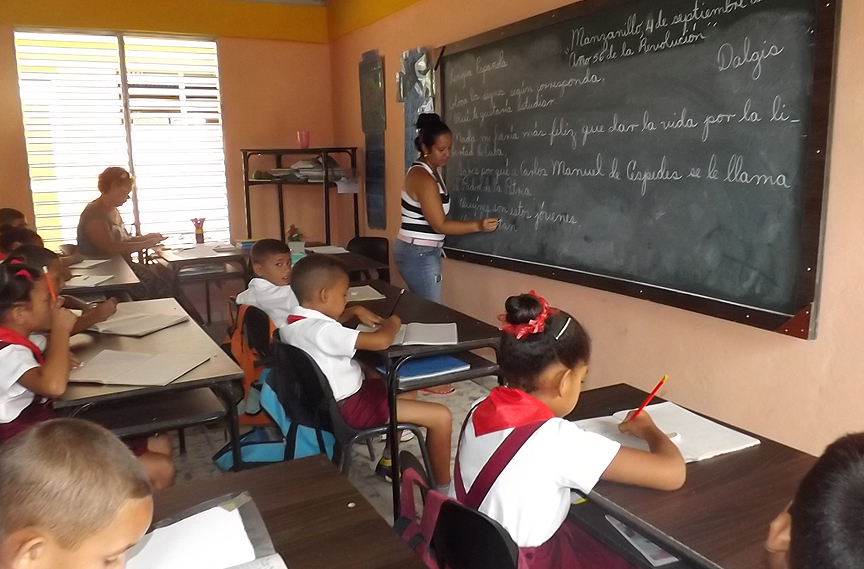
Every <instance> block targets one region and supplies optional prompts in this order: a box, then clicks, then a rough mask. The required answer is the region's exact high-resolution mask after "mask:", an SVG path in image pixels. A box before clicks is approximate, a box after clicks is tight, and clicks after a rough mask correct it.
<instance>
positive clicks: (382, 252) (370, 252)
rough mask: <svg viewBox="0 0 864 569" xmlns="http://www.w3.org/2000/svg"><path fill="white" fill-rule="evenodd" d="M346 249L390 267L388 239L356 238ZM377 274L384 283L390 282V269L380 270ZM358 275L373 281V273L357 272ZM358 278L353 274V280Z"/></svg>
mask: <svg viewBox="0 0 864 569" xmlns="http://www.w3.org/2000/svg"><path fill="white" fill-rule="evenodd" d="M345 248H346V249H348V250H349V251H351V252H352V253H357V254H358V255H363V256H364V257H369V258H370V259H372V260H373V261H378V262H379V263H382V264H384V265H387V266H390V241H388V240H387V238H386V237H355V238H353V239H352V240H351V241H349V242H348V245H346V246H345ZM377 272H378V273H379V275H378V276H379V278H380V279H381V280H382V281H385V282H388V283H389V282H390V269H380V270H379V271H377ZM357 274H362V275H365V276H366V278H368V279H370V280H371V279H372V274H371V271H357ZM356 277H357V275H356V274H353V275H352V280H354V279H355V278H356Z"/></svg>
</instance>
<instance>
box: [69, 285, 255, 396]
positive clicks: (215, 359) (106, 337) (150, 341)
mask: <svg viewBox="0 0 864 569" xmlns="http://www.w3.org/2000/svg"><path fill="white" fill-rule="evenodd" d="M139 304H140V305H141V306H147V307H149V308H150V309H152V313H153V314H185V312H184V311H183V309H182V308H180V305H179V304H177V301H176V300H174V299H173V298H159V299H156V300H142V301H140V302H139ZM88 334H90V335H92V336H93V337H94V338H95V342H94V343H93V344H92V345H90V346H87V347H86V348H83V349H81V350H78V351H76V352H75V355H76V356H77V357H78V359H80V360H81V361H83V362H84V364H85V365H86V364H87V361H88V360H90V359H92V358H93V357H95V356H96V354H98V353H99V352H101V351H102V350H119V351H128V352H139V353H165V352H181V351H182V352H194V353H202V354H207V355H209V356H210V359H209V360H207V361H206V362H204V363H203V364H201V365H200V366H198V367H196V368H195V369H193V370H191V371H189V372H188V373H186V374H184V375H182V376H180V377H179V378H178V379H176V380H175V381H173V382H172V383H169V384H168V385H166V386H162V387H146V388H142V387H131V386H120V385H110V386H109V385H93V384H83V383H70V384H69V387H68V388H67V389H66V393H65V394H63V396H62V397H61V398H60V399H58V400H57V401H55V403H54V406H55V407H68V406H71V405H80V404H82V403H86V402H89V401H94V400H102V401H104V400H109V399H120V398H124V397H128V396H132V395H137V394H138V393H140V392H142V391H146V392H147V393H155V392H158V391H171V390H174V389H182V388H187V387H191V385H190V384H200V385H201V386H202V387H203V386H205V385H208V384H212V383H217V382H220V381H232V380H236V379H239V378H241V377H243V371H242V370H241V369H240V368H239V367H238V366H237V364H236V363H234V361H233V360H231V358H229V357H228V355H227V354H226V353H225V352H224V351H222V349H221V348H220V347H219V346H217V345H216V343H215V342H213V340H211V339H210V337H209V336H208V335H207V333H206V332H204V330H202V329H201V327H200V326H198V324H196V323H195V321H194V320H192V319H191V318H190V319H189V320H187V321H185V322H181V323H180V324H177V325H175V326H171V327H170V328H165V329H164V330H159V331H158V332H154V333H152V334H148V335H147V336H143V337H141V338H131V337H127V336H113V335H110V334H97V333H92V332H88Z"/></svg>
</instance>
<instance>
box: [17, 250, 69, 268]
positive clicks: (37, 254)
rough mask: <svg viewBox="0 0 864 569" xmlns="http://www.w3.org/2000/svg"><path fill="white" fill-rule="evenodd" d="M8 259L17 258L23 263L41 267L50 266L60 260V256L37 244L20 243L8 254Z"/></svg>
mask: <svg viewBox="0 0 864 569" xmlns="http://www.w3.org/2000/svg"><path fill="white" fill-rule="evenodd" d="M9 258H10V259H18V260H19V261H21V262H22V263H24V264H25V265H30V266H31V267H36V268H37V269H41V268H43V267H50V266H51V263H56V262H57V261H59V260H60V256H59V255H58V254H57V253H55V252H54V251H52V250H50V249H46V248H45V247H40V246H39V245H21V246H20V247H17V248H16V249H15V250H14V251H12V252H11V253H10V254H9Z"/></svg>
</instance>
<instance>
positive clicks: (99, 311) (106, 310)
mask: <svg viewBox="0 0 864 569" xmlns="http://www.w3.org/2000/svg"><path fill="white" fill-rule="evenodd" d="M115 312H117V299H116V298H109V299H108V300H106V301H105V302H100V303H99V304H97V305H96V308H94V309H93V315H94V317H96V318H98V320H96V322H104V321H105V320H107V319H108V318H110V317H111V316H113V315H114V313H115Z"/></svg>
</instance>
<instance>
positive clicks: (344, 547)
mask: <svg viewBox="0 0 864 569" xmlns="http://www.w3.org/2000/svg"><path fill="white" fill-rule="evenodd" d="M243 490H246V491H248V492H249V493H250V494H251V495H252V498H253V499H254V500H255V504H256V505H257V506H258V509H259V510H260V512H261V517H262V518H263V519H264V523H265V524H266V525H267V530H268V531H269V533H270V538H271V539H272V540H273V546H274V547H275V548H276V551H277V552H278V553H279V554H280V555H282V557H283V558H284V559H285V563H286V564H287V565H288V567H290V568H291V569H342V568H345V569H349V568H350V569H424V568H425V567H426V566H425V565H424V564H423V562H422V561H421V560H420V558H418V557H417V556H416V555H415V554H414V552H413V551H412V550H411V549H410V548H409V547H408V545H407V544H405V543H404V542H403V541H402V540H401V539H400V538H399V536H398V535H396V533H395V532H394V531H393V529H392V528H391V527H390V526H388V525H387V522H385V521H384V519H383V518H381V516H379V515H378V514H377V513H376V512H375V510H374V509H373V508H372V506H371V505H370V504H369V502H367V501H366V499H365V498H363V496H361V495H360V493H359V492H357V490H356V489H355V488H354V487H353V486H352V485H351V484H350V483H349V482H348V479H347V478H345V477H344V476H342V475H341V474H339V472H338V470H336V467H334V466H333V464H332V463H331V462H330V461H329V460H328V459H327V457H326V456H323V455H318V456H310V457H307V458H301V459H297V460H290V461H287V462H282V463H279V464H274V465H271V466H265V467H262V468H256V469H253V470H248V471H246V472H239V473H232V474H226V475H223V476H219V477H216V478H208V479H206V480H200V481H197V482H193V483H191V484H183V485H178V486H174V487H173V488H168V489H166V490H162V491H160V492H157V493H156V495H155V497H154V499H155V511H154V515H153V519H154V520H161V519H165V518H167V517H170V516H174V515H177V514H178V513H180V512H182V511H183V510H185V509H186V508H190V507H192V506H195V505H196V504H199V503H201V502H204V501H205V500H210V499H213V498H217V497H219V496H222V495H225V494H230V493H234V492H239V491H243ZM352 503H353V504H354V507H349V505H350V504H352Z"/></svg>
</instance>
